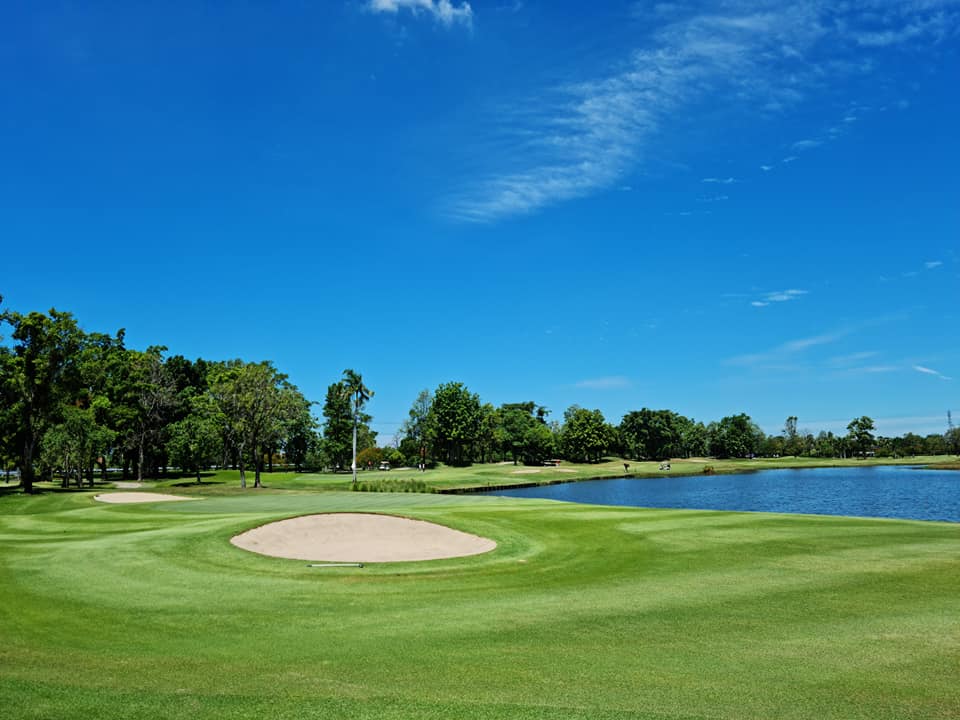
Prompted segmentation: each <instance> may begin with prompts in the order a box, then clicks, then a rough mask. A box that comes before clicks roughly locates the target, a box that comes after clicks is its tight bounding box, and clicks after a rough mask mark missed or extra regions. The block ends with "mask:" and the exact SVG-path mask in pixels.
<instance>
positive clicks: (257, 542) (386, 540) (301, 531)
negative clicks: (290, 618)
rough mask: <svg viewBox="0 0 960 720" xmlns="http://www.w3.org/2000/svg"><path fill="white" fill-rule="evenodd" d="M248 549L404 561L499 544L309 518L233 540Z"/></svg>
mask: <svg viewBox="0 0 960 720" xmlns="http://www.w3.org/2000/svg"><path fill="white" fill-rule="evenodd" d="M230 542H231V543H233V544H234V545H236V546H237V547H239V548H242V549H244V550H249V551H251V552H255V553H260V554H261V555H269V556H271V557H281V558H290V559H293V560H330V561H336V562H403V561H411V560H438V559H441V558H452V557H464V556H467V555H479V554H480V553H485V552H489V551H490V550H493V549H494V548H495V547H496V546H497V544H496V543H495V542H494V541H493V540H488V539H486V538H482V537H478V536H476V535H470V534H469V533H465V532H460V531H459V530H453V529H451V528H448V527H444V526H443V525H437V524H435V523H430V522H425V521H423V520H411V519H409V518H402V517H397V516H395V515H376V514H373V513H326V514H322V515H304V516H301V517H296V518H290V519H289V520H280V521H278V522H273V523H270V524H268V525H261V526H260V527H258V528H254V529H253V530H248V531H247V532H244V533H241V534H240V535H237V536H235V537H234V538H232V539H231V540H230Z"/></svg>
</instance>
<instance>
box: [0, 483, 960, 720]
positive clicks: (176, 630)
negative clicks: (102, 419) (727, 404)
mask: <svg viewBox="0 0 960 720" xmlns="http://www.w3.org/2000/svg"><path fill="white" fill-rule="evenodd" d="M504 467H507V466H504ZM508 469H509V468H508ZM391 472H395V471H391ZM438 472H441V471H438ZM428 475H429V473H428ZM323 477H324V476H320V478H323ZM288 482H289V483H293V484H298V485H299V484H301V478H288V479H285V480H281V481H280V482H277V483H276V485H281V484H282V485H286V484H287V483H288ZM318 483H319V481H318ZM268 484H273V483H271V481H270V479H269V478H268ZM220 487H221V486H205V487H204V488H202V489H201V490H199V491H198V492H200V493H208V494H209V496H208V497H204V498H203V499H200V500H197V501H194V502H182V503H169V504H155V505H126V506H120V505H114V506H108V505H102V504H98V503H94V502H93V501H92V496H91V495H90V494H86V493H80V494H77V493H69V494H67V493H64V494H49V495H43V496H38V497H23V496H18V495H11V496H6V497H0V543H2V554H0V708H3V712H2V714H3V716H4V717H10V718H81V717H82V718H94V717H96V718H124V719H126V718H190V720H198V719H200V718H207V717H209V718H258V719H259V718H267V717H269V718H341V717H342V718H538V719H539V718H584V719H586V718H730V719H734V718H737V719H739V718H764V719H766V718H771V717H779V718H812V717H816V718H871V719H876V718H891V719H892V718H897V719H900V718H956V717H958V716H960V701H958V693H957V690H956V678H957V671H958V668H960V632H958V623H957V618H958V617H960V528H958V526H957V525H952V524H946V523H920V522H904V521H885V520H864V519H848V518H826V517H805V516H785V515H765V514H740V513H719V512H694V511H666V510H659V511H657V510H642V509H634V508H611V507H590V506H582V505H568V504H561V503H552V502H547V501H524V500H512V499H505V498H486V497H469V496H448V495H419V494H387V493H383V494H368V493H349V492H336V491H330V492H316V491H279V490H277V489H274V490H270V491H267V492H260V491H257V492H254V491H252V490H248V491H247V492H246V493H244V494H241V493H240V492H239V491H237V492H229V493H227V492H220V493H213V494H210V491H211V490H218V489H219V488H220ZM224 490H225V488H224ZM330 510H359V511H374V512H392V513H397V514H402V515H407V516H413V517H419V518H424V519H429V520H434V521H436V522H441V523H444V524H447V525H450V526H453V527H456V528H458V529H462V530H467V531H471V532H475V533H477V534H481V535H484V536H487V537H490V538H493V539H495V540H496V541H497V542H498V543H499V547H498V548H497V550H495V551H494V552H492V553H489V554H486V555H481V556H475V557H470V558H463V559H456V560H441V561H431V562H424V563H406V564H396V565H369V566H367V567H365V568H363V569H349V568H343V569H324V570H319V569H311V568H307V567H306V564H305V563H303V562H300V561H288V560H278V559H272V558H266V557H261V556H258V555H254V554H251V553H247V552H244V551H241V550H238V549H236V548H234V547H233V546H231V545H230V544H229V542H228V540H229V538H230V537H231V536H232V535H233V534H234V533H236V532H238V531H240V530H243V529H246V528H249V527H252V526H255V525H259V524H262V523H264V522H267V521H269V520H271V519H275V518H280V517H287V516H291V515H298V514H304V513H311V512H323V511H330Z"/></svg>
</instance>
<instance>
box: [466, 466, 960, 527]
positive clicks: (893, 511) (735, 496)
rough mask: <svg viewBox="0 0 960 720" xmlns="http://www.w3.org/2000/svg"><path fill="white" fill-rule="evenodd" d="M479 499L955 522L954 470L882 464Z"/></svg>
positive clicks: (959, 481) (611, 483)
mask: <svg viewBox="0 0 960 720" xmlns="http://www.w3.org/2000/svg"><path fill="white" fill-rule="evenodd" d="M484 494H488V495H503V496H508V497H529V498H545V499H549V500H566V501H568V502H578V503H589V504H593V505H629V506H633V507H652V508H689V509H697V510H737V511H759V512H777V513H808V514H815V515H853V516H861V517H884V518H903V519H907V520H945V521H948V522H960V471H951V470H923V469H920V468H912V467H905V466H890V465H887V466H876V467H859V468H858V467H854V468H806V469H802V470H761V471H759V472H753V473H744V474H742V475H696V476H691V477H684V476H672V477H670V476H667V477H662V478H659V477H658V478H649V479H639V478H637V479H633V478H618V479H615V480H587V481H584V482H572V483H563V484H560V485H543V486H539V487H530V488H516V489H513V490H498V491H496V492H491V493H484Z"/></svg>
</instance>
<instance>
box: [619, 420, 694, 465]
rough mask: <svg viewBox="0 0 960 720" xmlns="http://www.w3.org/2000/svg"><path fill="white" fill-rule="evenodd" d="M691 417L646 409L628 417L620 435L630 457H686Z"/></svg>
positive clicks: (658, 458)
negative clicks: (685, 449) (688, 426)
mask: <svg viewBox="0 0 960 720" xmlns="http://www.w3.org/2000/svg"><path fill="white" fill-rule="evenodd" d="M687 423H689V420H687V418H685V417H683V416H682V415H678V414H677V413H675V412H673V411H671V410H650V409H648V408H643V409H641V410H634V411H632V412H629V413H627V414H626V415H624V417H623V420H621V422H620V426H619V429H618V430H619V436H620V440H621V442H622V444H623V447H624V450H625V451H626V456H627V457H629V458H632V459H635V460H643V459H650V460H667V459H669V458H671V457H679V456H681V455H684V454H685V452H684V447H683V439H684V429H685V427H686V424H687Z"/></svg>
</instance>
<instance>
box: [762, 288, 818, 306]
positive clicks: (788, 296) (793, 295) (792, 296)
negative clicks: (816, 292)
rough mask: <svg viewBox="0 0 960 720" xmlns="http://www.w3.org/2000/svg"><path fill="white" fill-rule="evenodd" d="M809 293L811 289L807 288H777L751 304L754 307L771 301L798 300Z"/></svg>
mask: <svg viewBox="0 0 960 720" xmlns="http://www.w3.org/2000/svg"><path fill="white" fill-rule="evenodd" d="M808 294H809V291H807V290H796V289H790V290H776V291H774V292H768V293H765V294H764V295H763V296H762V297H761V298H760V299H758V300H754V301H753V302H751V303H750V304H751V305H753V307H767V305H769V304H770V303H782V302H790V301H791V300H796V299H798V298H801V297H803V296H804V295H808Z"/></svg>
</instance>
